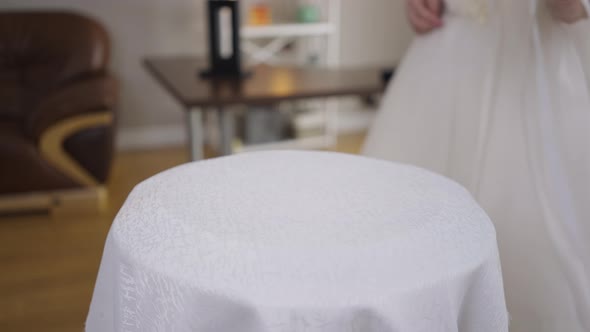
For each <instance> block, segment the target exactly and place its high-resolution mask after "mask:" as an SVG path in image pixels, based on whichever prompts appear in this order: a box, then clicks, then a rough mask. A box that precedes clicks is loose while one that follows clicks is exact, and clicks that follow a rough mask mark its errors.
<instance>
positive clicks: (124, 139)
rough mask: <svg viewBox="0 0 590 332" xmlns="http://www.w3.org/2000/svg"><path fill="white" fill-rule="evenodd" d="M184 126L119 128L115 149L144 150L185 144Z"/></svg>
mask: <svg viewBox="0 0 590 332" xmlns="http://www.w3.org/2000/svg"><path fill="white" fill-rule="evenodd" d="M186 141H187V135H186V128H185V125H184V124H171V125H161V126H146V127H138V128H121V129H120V130H119V132H118V133H117V143H116V146H117V149H118V150H119V151H127V150H146V149H155V148H163V147H170V146H179V145H183V144H186Z"/></svg>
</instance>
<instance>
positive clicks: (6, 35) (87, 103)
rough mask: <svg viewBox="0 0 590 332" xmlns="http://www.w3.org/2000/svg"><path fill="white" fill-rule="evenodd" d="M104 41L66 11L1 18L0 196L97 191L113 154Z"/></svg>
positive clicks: (111, 93)
mask: <svg viewBox="0 0 590 332" xmlns="http://www.w3.org/2000/svg"><path fill="white" fill-rule="evenodd" d="M109 48H110V42H109V37H108V34H107V32H106V31H105V29H104V28H103V27H102V26H101V25H100V24H99V23H97V22H96V21H94V20H92V19H90V18H88V17H85V16H81V15H78V14H74V13H68V12H0V198H2V197H6V195H9V194H11V195H12V194H22V193H31V192H47V191H56V190H68V189H80V188H88V187H96V186H99V185H100V184H102V183H104V182H105V181H106V179H107V177H108V174H109V169H110V165H111V160H112V154H113V121H114V111H113V110H114V108H115V102H116V100H117V83H116V81H115V79H114V78H113V77H112V76H110V75H109V73H108V72H107V65H108V63H109V51H110V50H109Z"/></svg>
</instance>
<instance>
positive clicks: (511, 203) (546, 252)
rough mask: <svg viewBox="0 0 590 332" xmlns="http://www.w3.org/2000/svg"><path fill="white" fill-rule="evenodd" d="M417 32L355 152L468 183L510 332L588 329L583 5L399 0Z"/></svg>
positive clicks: (587, 57)
mask: <svg viewBox="0 0 590 332" xmlns="http://www.w3.org/2000/svg"><path fill="white" fill-rule="evenodd" d="M407 4H408V17H409V19H410V22H411V23H412V25H413V26H414V28H415V30H416V31H417V32H418V33H419V34H420V36H419V37H417V38H416V40H415V42H414V43H413V45H412V46H411V48H410V49H409V51H408V53H407V55H406V57H405V59H404V61H403V63H402V66H401V67H400V68H399V70H398V73H397V77H396V79H395V81H394V82H393V84H391V86H390V87H389V89H388V92H387V93H386V96H385V98H384V100H383V104H382V108H381V110H380V112H379V113H378V116H377V118H376V121H375V124H374V125H373V128H372V130H371V131H370V133H369V136H368V139H367V142H366V145H365V149H364V153H365V154H366V155H369V156H373V157H379V158H385V159H390V160H394V161H400V162H404V163H410V164H414V165H418V166H421V167H424V168H427V169H430V170H432V171H435V172H438V173H441V174H444V175H446V176H449V177H451V178H453V179H455V180H456V181H458V182H460V183H461V184H463V185H464V186H465V187H467V188H468V189H469V190H470V191H471V192H472V194H473V195H474V196H475V197H476V198H477V199H478V201H479V202H480V204H481V205H482V206H483V207H484V209H486V210H487V212H488V213H489V215H490V216H491V218H492V220H493V221H494V223H495V225H496V229H497V233H498V243H499V247H500V253H501V258H502V270H503V274H504V283H505V291H506V299H507V303H508V310H509V313H510V316H511V331H512V332H561V331H564V332H583V331H586V332H588V331H590V148H589V146H590V20H588V19H586V17H587V12H588V9H590V6H588V2H587V0H447V1H445V2H444V3H443V2H442V0H407Z"/></svg>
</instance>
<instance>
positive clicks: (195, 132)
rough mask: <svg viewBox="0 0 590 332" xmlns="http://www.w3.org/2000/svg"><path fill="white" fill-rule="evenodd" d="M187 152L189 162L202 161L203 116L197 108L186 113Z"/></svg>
mask: <svg viewBox="0 0 590 332" xmlns="http://www.w3.org/2000/svg"><path fill="white" fill-rule="evenodd" d="M187 122H188V138H189V149H190V150H189V151H190V159H191V161H197V160H202V159H203V158H204V153H203V144H204V142H203V134H204V133H203V115H202V114H201V110H199V109H198V108H191V109H190V110H188V112H187Z"/></svg>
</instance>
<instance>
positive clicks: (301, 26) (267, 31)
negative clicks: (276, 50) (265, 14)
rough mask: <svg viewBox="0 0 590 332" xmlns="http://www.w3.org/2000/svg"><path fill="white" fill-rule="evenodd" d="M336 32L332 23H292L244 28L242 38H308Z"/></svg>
mask: <svg viewBox="0 0 590 332" xmlns="http://www.w3.org/2000/svg"><path fill="white" fill-rule="evenodd" d="M332 32H334V26H333V25H332V24H331V23H292V24H272V25H266V26H244V27H243V28H242V32H241V36H242V38H246V39H256V38H275V37H306V36H321V35H328V34H331V33H332Z"/></svg>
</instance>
